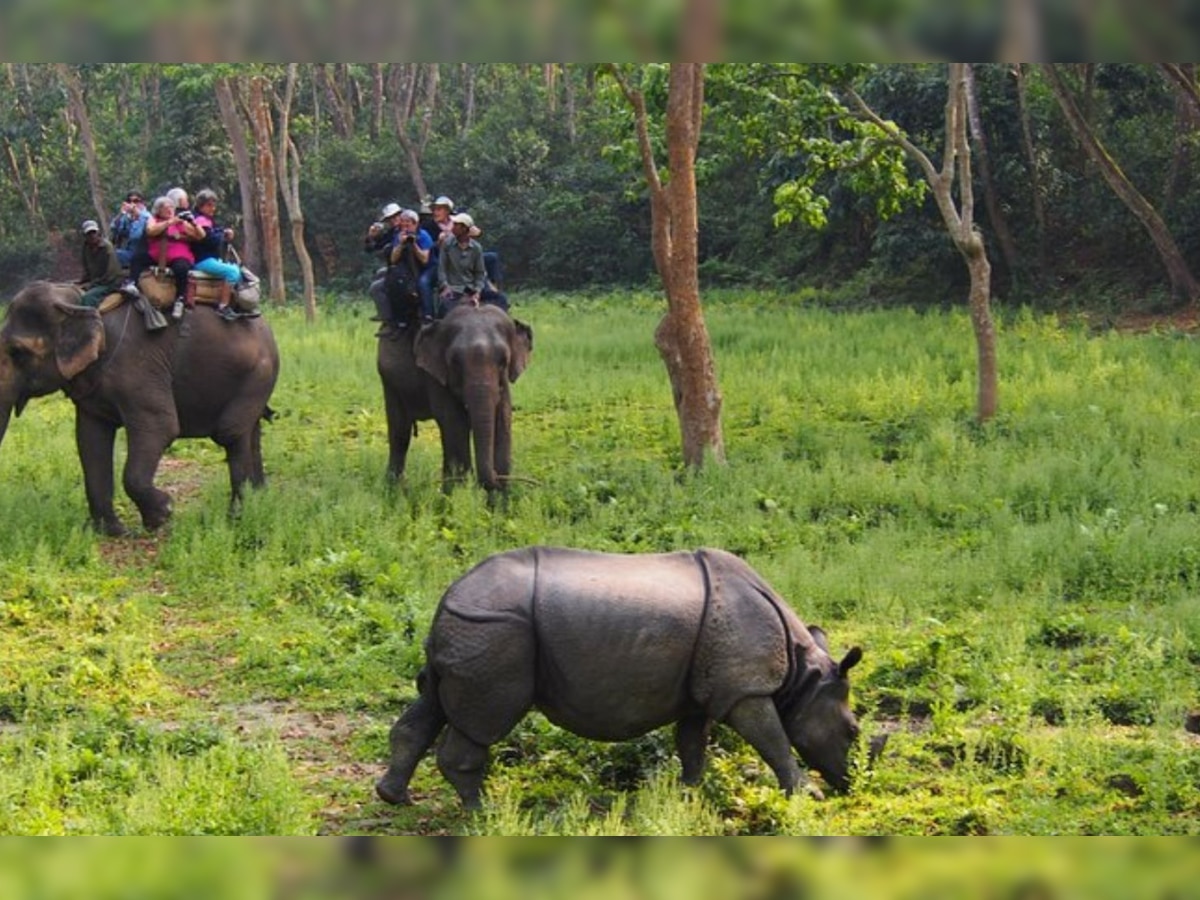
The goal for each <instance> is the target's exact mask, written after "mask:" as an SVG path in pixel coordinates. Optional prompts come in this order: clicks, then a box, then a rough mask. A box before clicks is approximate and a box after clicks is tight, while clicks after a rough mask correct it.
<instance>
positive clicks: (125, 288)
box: [117, 281, 142, 300]
mask: <svg viewBox="0 0 1200 900" xmlns="http://www.w3.org/2000/svg"><path fill="white" fill-rule="evenodd" d="M117 290H118V291H119V292H120V293H122V294H124V295H125V296H126V297H128V298H129V299H130V300H136V299H138V298H139V297H140V296H142V294H141V292H140V291H139V290H138V289H137V285H135V284H134V283H133V282H132V281H126V282H125V283H124V284H123V285H121V286H120V287H119V288H117Z"/></svg>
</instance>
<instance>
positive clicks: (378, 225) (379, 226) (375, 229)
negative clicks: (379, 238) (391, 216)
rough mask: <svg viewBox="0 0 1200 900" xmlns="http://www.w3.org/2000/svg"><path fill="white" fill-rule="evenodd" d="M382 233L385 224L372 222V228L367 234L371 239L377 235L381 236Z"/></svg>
mask: <svg viewBox="0 0 1200 900" xmlns="http://www.w3.org/2000/svg"><path fill="white" fill-rule="evenodd" d="M381 231H383V224H382V223H380V222H372V223H371V227H370V228H368V229H367V234H369V235H371V237H375V235H377V234H379V232H381Z"/></svg>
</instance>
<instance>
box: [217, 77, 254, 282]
mask: <svg viewBox="0 0 1200 900" xmlns="http://www.w3.org/2000/svg"><path fill="white" fill-rule="evenodd" d="M213 89H214V91H215V93H216V97H217V109H218V110H219V112H220V115H221V124H222V125H224V126H225V136H226V137H228V138H229V147H230V149H231V150H232V152H233V165H234V168H235V169H236V170H237V177H238V192H239V193H240V195H241V203H242V225H241V229H240V231H241V235H242V252H243V255H244V257H245V261H246V265H248V266H249V267H250V268H252V269H255V270H257V271H262V251H261V250H260V249H259V239H258V235H259V227H258V203H257V201H256V200H255V192H254V164H253V163H252V162H251V160H250V150H249V148H248V147H247V145H246V127H247V123H246V121H245V118H244V117H243V116H242V114H241V112H240V111H239V104H238V101H237V99H235V96H234V91H235V82H234V79H233V77H232V76H221V77H219V78H217V79H216V81H215V82H214V83H213Z"/></svg>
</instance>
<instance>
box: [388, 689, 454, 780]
mask: <svg viewBox="0 0 1200 900" xmlns="http://www.w3.org/2000/svg"><path fill="white" fill-rule="evenodd" d="M445 725H446V714H445V713H444V712H442V708H441V707H440V706H439V705H438V702H437V700H436V698H434V697H431V696H429V695H427V694H421V696H419V697H418V698H417V699H416V702H414V703H413V704H412V705H411V706H409V707H408V709H406V710H405V711H404V714H403V715H402V716H400V718H399V719H397V720H396V724H394V725H393V726H392V730H391V732H390V733H389V735H388V745H389V747H390V748H391V759H390V760H389V762H388V770H387V772H386V773H384V776H383V777H382V778H380V779H379V781H378V782H377V783H376V785H375V793H377V794H378V795H379V797H380V799H381V800H384V801H386V802H388V803H408V802H409V797H408V783H409V781H411V780H412V776H413V772H414V771H415V770H416V768H417V763H419V762H420V761H421V758H422V757H423V756H424V755H425V753H426V751H428V750H429V748H430V747H432V746H433V742H434V741H435V740H437V736H438V735H439V734H441V731H442V728H443V727H445Z"/></svg>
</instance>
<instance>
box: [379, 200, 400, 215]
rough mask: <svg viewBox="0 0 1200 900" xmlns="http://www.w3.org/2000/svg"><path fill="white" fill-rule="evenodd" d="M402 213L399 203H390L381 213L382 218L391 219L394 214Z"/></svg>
mask: <svg viewBox="0 0 1200 900" xmlns="http://www.w3.org/2000/svg"><path fill="white" fill-rule="evenodd" d="M399 214H400V204H399V203H389V204H388V205H387V206H385V207H384V208H383V212H382V213H380V214H379V216H380V218H382V219H390V218H391V217H392V216H395V215H399Z"/></svg>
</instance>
